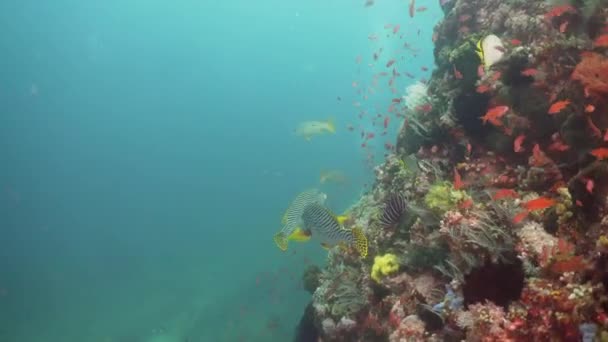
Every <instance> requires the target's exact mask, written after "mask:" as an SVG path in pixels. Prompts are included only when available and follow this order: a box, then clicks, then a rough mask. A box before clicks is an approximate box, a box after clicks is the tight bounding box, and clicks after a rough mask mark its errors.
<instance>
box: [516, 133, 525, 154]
mask: <svg viewBox="0 0 608 342" xmlns="http://www.w3.org/2000/svg"><path fill="white" fill-rule="evenodd" d="M525 139H526V136H525V135H523V134H520V135H518V136H517V138H515V140H514V141H513V151H515V153H520V152H523V151H524V148H523V147H522V146H521V144H523V142H524V140H525Z"/></svg>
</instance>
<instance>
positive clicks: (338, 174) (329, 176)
mask: <svg viewBox="0 0 608 342" xmlns="http://www.w3.org/2000/svg"><path fill="white" fill-rule="evenodd" d="M319 182H321V184H324V183H326V182H335V183H345V182H346V175H345V174H344V172H342V171H340V170H323V171H321V176H320V177H319Z"/></svg>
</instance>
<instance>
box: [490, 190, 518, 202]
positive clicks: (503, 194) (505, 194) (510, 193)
mask: <svg viewBox="0 0 608 342" xmlns="http://www.w3.org/2000/svg"><path fill="white" fill-rule="evenodd" d="M509 197H510V198H518V197H519V195H518V194H517V192H515V190H513V189H500V190H498V191H496V193H494V195H493V196H492V199H493V200H495V201H498V200H501V199H503V198H509Z"/></svg>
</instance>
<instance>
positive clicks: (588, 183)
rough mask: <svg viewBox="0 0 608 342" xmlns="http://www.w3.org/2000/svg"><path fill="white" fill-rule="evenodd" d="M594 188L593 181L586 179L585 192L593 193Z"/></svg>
mask: <svg viewBox="0 0 608 342" xmlns="http://www.w3.org/2000/svg"><path fill="white" fill-rule="evenodd" d="M594 186H595V183H594V182H593V179H587V181H586V182H585V189H587V191H588V192H589V193H590V194H592V193H593V187H594Z"/></svg>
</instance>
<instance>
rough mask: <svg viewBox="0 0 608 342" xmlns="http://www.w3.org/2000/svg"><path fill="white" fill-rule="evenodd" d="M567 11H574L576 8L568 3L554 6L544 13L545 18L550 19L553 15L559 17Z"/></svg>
mask: <svg viewBox="0 0 608 342" xmlns="http://www.w3.org/2000/svg"><path fill="white" fill-rule="evenodd" d="M567 12H576V9H575V8H574V7H572V6H570V5H561V6H555V7H553V8H552V9H551V10H550V11H549V12H547V13H546V14H545V18H547V19H551V18H555V17H561V16H562V15H563V14H564V13H567Z"/></svg>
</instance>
